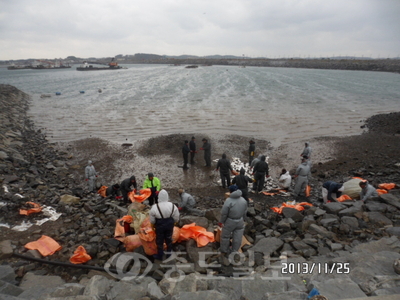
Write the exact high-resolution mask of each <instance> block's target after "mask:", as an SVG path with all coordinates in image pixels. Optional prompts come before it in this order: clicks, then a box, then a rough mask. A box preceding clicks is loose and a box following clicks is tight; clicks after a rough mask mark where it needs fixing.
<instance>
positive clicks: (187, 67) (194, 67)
mask: <svg viewBox="0 0 400 300" xmlns="http://www.w3.org/2000/svg"><path fill="white" fill-rule="evenodd" d="M198 67H199V66H198V65H190V66H186V67H185V68H186V69H196V68H198Z"/></svg>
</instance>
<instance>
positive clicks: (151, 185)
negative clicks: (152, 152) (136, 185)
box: [143, 173, 161, 206]
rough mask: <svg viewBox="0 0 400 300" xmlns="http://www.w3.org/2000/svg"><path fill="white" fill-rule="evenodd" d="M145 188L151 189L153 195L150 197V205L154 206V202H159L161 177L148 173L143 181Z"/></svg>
mask: <svg viewBox="0 0 400 300" xmlns="http://www.w3.org/2000/svg"><path fill="white" fill-rule="evenodd" d="M143 188H144V189H151V195H150V197H149V205H150V206H152V205H153V204H154V203H158V193H159V192H160V190H161V181H160V179H158V178H157V177H154V175H153V173H149V174H147V177H146V179H145V180H144V182H143Z"/></svg>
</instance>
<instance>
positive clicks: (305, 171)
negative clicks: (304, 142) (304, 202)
mask: <svg viewBox="0 0 400 300" xmlns="http://www.w3.org/2000/svg"><path fill="white" fill-rule="evenodd" d="M310 170H311V168H310V165H309V163H308V157H307V156H303V157H302V158H301V164H300V165H299V166H298V167H297V169H296V173H295V175H294V177H295V178H296V184H295V186H294V191H293V196H295V197H299V196H300V195H301V193H303V192H304V191H305V189H306V187H307V185H308V180H309V178H310V174H311V172H310Z"/></svg>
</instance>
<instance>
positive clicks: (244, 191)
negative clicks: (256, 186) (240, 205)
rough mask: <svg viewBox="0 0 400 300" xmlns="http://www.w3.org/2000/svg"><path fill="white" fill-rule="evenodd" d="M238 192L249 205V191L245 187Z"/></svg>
mask: <svg viewBox="0 0 400 300" xmlns="http://www.w3.org/2000/svg"><path fill="white" fill-rule="evenodd" d="M240 190H241V191H242V197H243V198H244V200H246V201H247V203H249V191H248V189H247V187H246V188H244V189H240Z"/></svg>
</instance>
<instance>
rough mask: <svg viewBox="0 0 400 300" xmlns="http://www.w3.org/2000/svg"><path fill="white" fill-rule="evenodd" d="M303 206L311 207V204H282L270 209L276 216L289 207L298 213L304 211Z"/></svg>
mask: <svg viewBox="0 0 400 300" xmlns="http://www.w3.org/2000/svg"><path fill="white" fill-rule="evenodd" d="M305 205H308V206H313V205H312V204H311V203H308V202H300V203H297V204H295V205H291V204H287V203H282V205H281V206H280V207H271V209H272V210H273V211H274V212H276V213H278V214H281V213H282V211H283V209H284V208H285V207H291V208H294V209H297V210H298V211H302V210H304V206H305Z"/></svg>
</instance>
